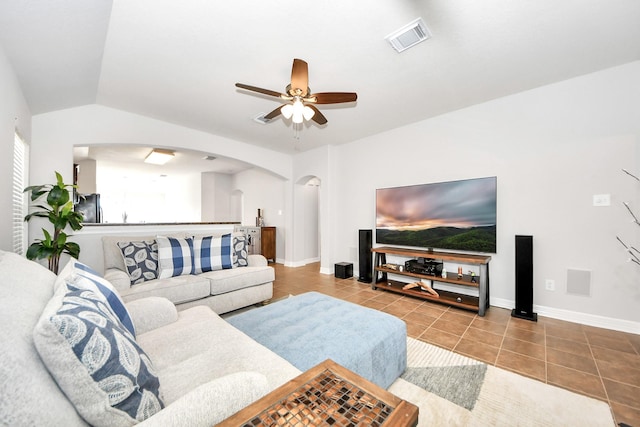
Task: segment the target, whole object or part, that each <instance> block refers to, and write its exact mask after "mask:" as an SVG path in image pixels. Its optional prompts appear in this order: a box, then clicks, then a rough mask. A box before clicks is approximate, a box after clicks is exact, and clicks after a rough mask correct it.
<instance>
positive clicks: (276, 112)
mask: <svg viewBox="0 0 640 427" xmlns="http://www.w3.org/2000/svg"><path fill="white" fill-rule="evenodd" d="M282 107H284V105H281V106H279V107H278V108H276V109H275V110H273V111H272V112H270V113H269V114H265V116H264V118H265V119H267V120H271V119H275V118H276V117H278V116H279V115H280V114H281V111H280V110H281V109H282Z"/></svg>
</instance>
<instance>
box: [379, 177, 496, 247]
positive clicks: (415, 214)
mask: <svg viewBox="0 0 640 427" xmlns="http://www.w3.org/2000/svg"><path fill="white" fill-rule="evenodd" d="M496 205H497V179H496V177H488V178H476V179H468V180H462V181H450V182H439V183H433V184H422V185H411V186H406V187H394V188H380V189H377V190H376V243H382V244H387V245H401V246H414V247H420V248H428V249H434V248H437V249H453V250H461V251H471V252H486V253H496V208H497V206H496Z"/></svg>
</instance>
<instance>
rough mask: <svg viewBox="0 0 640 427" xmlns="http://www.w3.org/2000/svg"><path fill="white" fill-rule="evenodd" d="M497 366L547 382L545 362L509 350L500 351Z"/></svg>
mask: <svg viewBox="0 0 640 427" xmlns="http://www.w3.org/2000/svg"><path fill="white" fill-rule="evenodd" d="M496 366H497V367H499V368H504V369H507V370H509V371H514V372H517V373H519V374H522V375H526V376H528V377H531V378H534V379H536V380H539V381H542V382H546V374H545V362H544V361H543V360H539V359H534V358H533V357H529V356H525V355H523V354H519V353H514V352H511V351H508V350H500V353H499V354H498V359H497V360H496Z"/></svg>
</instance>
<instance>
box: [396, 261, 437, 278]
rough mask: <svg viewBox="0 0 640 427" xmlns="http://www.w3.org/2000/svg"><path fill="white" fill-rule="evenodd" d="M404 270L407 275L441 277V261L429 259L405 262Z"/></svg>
mask: <svg viewBox="0 0 640 427" xmlns="http://www.w3.org/2000/svg"><path fill="white" fill-rule="evenodd" d="M404 270H405V271H408V272H409V273H415V274H424V275H425V276H441V275H442V261H437V260H435V259H431V258H417V259H410V260H407V261H405V263H404Z"/></svg>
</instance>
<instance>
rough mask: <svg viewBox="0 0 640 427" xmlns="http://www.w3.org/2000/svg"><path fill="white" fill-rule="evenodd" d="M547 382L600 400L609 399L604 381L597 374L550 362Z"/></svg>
mask: <svg viewBox="0 0 640 427" xmlns="http://www.w3.org/2000/svg"><path fill="white" fill-rule="evenodd" d="M547 382H548V383H549V384H553V385H557V386H558V387H562V388H566V389H568V390H571V391H575V392H578V393H582V394H586V395H588V396H593V397H595V398H597V399H600V400H605V401H606V400H607V395H606V394H605V392H604V387H603V386H602V381H601V380H600V377H599V376H597V375H590V374H586V373H584V372H580V371H576V370H575V369H570V368H565V367H564V366H559V365H554V364H553V363H548V364H547Z"/></svg>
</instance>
